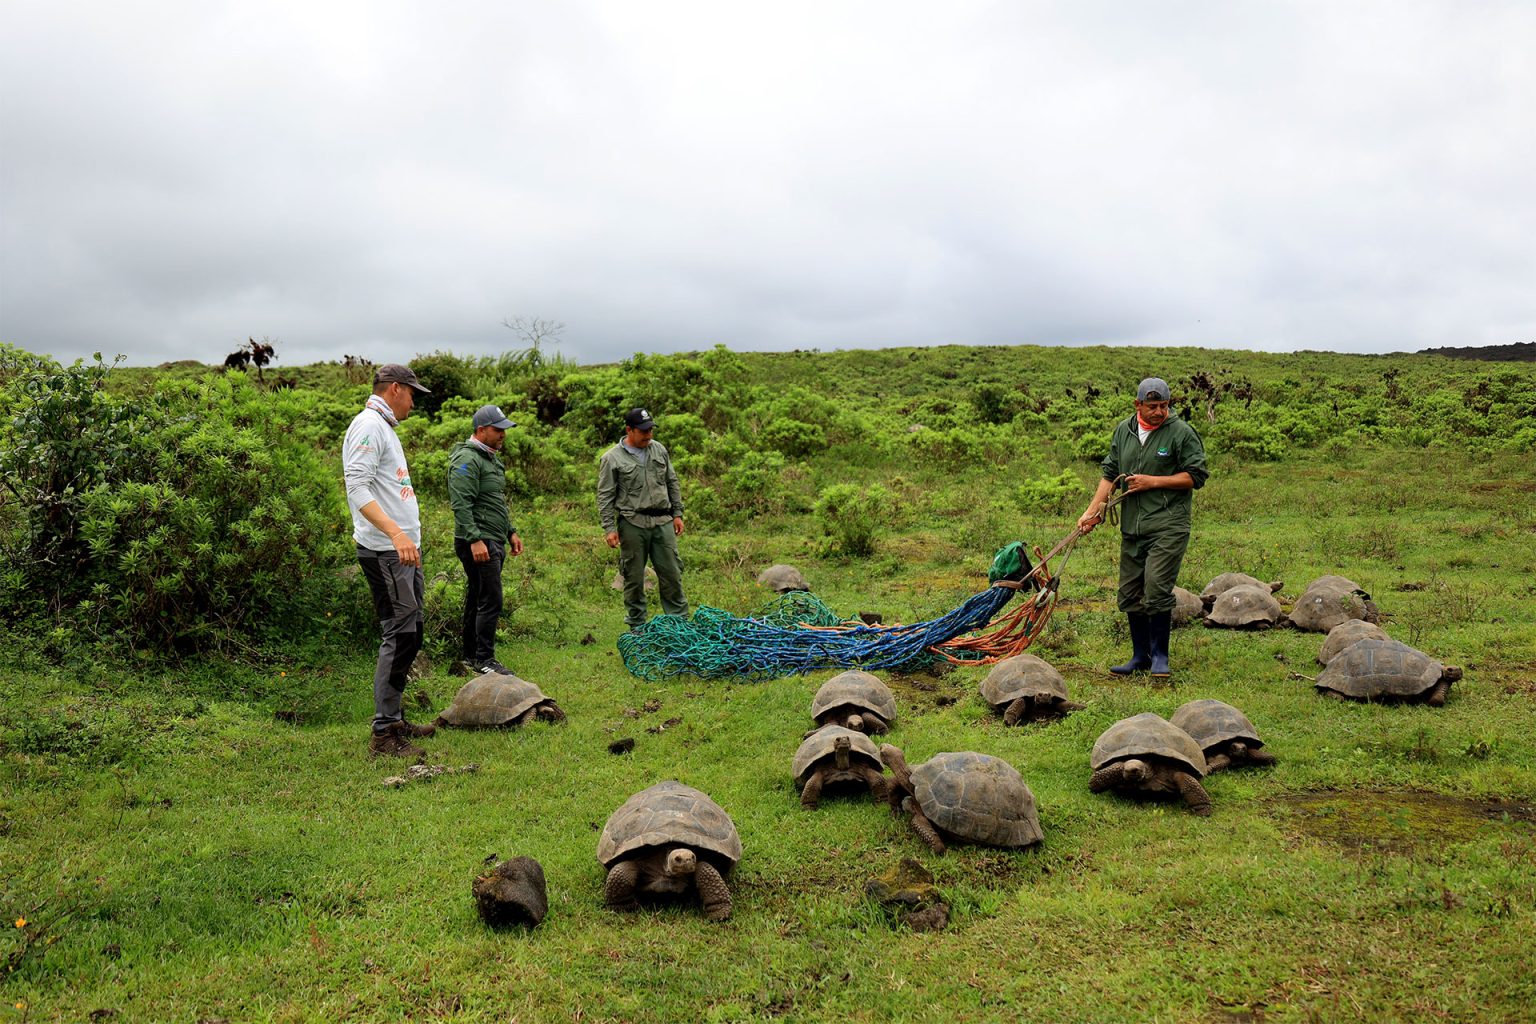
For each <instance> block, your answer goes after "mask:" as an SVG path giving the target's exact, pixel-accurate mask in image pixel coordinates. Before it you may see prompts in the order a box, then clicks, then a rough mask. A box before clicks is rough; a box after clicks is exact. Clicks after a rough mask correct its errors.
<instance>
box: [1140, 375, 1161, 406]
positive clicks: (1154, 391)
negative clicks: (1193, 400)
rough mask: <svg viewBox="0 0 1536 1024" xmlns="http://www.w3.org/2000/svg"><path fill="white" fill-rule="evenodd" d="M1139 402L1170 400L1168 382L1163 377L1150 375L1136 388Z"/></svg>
mask: <svg viewBox="0 0 1536 1024" xmlns="http://www.w3.org/2000/svg"><path fill="white" fill-rule="evenodd" d="M1136 401H1138V402H1166V401H1168V382H1167V381H1165V380H1163V378H1161V377H1148V378H1147V379H1146V380H1144V381H1142V382H1141V384H1139V385H1138V386H1137V388H1136Z"/></svg>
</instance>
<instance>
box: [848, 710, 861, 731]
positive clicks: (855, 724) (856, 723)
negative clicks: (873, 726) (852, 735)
mask: <svg viewBox="0 0 1536 1024" xmlns="http://www.w3.org/2000/svg"><path fill="white" fill-rule="evenodd" d="M843 728H845V729H852V730H853V731H854V732H863V731H864V716H863V715H861V714H859V713H858V712H857V711H855V712H854V713H853V714H851V715H849V716H848V717H847V718H846V719H844V720H843Z"/></svg>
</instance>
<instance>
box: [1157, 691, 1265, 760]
mask: <svg viewBox="0 0 1536 1024" xmlns="http://www.w3.org/2000/svg"><path fill="white" fill-rule="evenodd" d="M1169 722H1170V723H1171V724H1173V725H1176V726H1178V727H1179V728H1180V729H1183V730H1184V731H1185V732H1187V733H1188V734H1189V737H1190V739H1192V740H1194V741H1195V742H1196V743H1198V744H1200V749H1201V750H1210V749H1211V748H1212V747H1214V746H1217V745H1218V744H1222V743H1229V742H1231V741H1232V740H1242V741H1243V742H1244V743H1246V744H1248V745H1249V746H1250V747H1262V746H1263V745H1264V741H1263V740H1261V739H1259V732H1258V730H1257V729H1255V728H1254V727H1253V723H1252V722H1250V721H1248V716H1247V715H1245V714H1243V713H1242V712H1241V711H1239V710H1237V708H1235V707H1233V706H1232V705H1230V704H1224V703H1222V702H1221V701H1219V700H1192V701H1190V702H1189V703H1188V704H1185V705H1183V706H1182V707H1180V708H1179V710H1177V711H1175V712H1174V713H1173V717H1172V718H1170V719H1169Z"/></svg>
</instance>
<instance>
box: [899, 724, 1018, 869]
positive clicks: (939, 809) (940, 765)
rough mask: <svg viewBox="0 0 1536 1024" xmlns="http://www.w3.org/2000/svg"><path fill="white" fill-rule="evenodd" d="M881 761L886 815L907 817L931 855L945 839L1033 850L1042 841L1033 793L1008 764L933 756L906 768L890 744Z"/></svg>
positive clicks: (971, 756) (982, 757)
mask: <svg viewBox="0 0 1536 1024" xmlns="http://www.w3.org/2000/svg"><path fill="white" fill-rule="evenodd" d="M880 758H881V760H883V761H884V762H885V765H886V767H887V768H889V769H890V770H891V777H892V785H891V811H892V812H893V813H900V812H901V811H906V812H907V813H908V814H910V815H912V830H913V831H914V832H916V833H917V834H918V835H919V836H920V837H922V840H923V842H925V843H927V844H928V848H929V849H930V850H932V851H933V852H934V853H938V854H942V853H943V852H944V850H945V840H948V841H949V842H955V841H957V840H964V841H967V842H972V843H983V844H985V845H987V846H1003V847H1021V846H1033V845H1034V844H1035V843H1038V842H1040V840H1042V839H1043V838H1045V836H1044V834H1043V833H1042V832H1041V831H1040V817H1039V815H1038V814H1037V813H1036V811H1035V795H1034V794H1033V793H1031V792H1030V791H1029V787H1028V786H1027V785H1025V784H1024V779H1023V777H1022V776H1020V775H1019V773H1018V771H1016V770H1015V769H1014V767H1013V765H1011V764H1009V763H1008V762H1007V761H1004V760H1003V759H1002V758H998V757H992V756H991V755H990V754H976V753H971V752H968V751H967V752H962V753H954V754H935V755H934V756H933V757H931V758H929V759H928V760H926V761H924V762H923V763H922V764H920V765H917V766H916V767H915V768H911V769H909V768H908V767H907V759H906V756H905V755H904V754H902V752H901V750H900V748H898V747H893V746H891V745H890V744H889V743H887V744H886V745H885V746H883V747H881V748H880Z"/></svg>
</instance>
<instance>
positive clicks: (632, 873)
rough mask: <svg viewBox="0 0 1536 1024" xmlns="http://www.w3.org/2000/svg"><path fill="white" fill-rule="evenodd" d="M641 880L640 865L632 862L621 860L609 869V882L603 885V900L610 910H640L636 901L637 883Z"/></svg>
mask: <svg viewBox="0 0 1536 1024" xmlns="http://www.w3.org/2000/svg"><path fill="white" fill-rule="evenodd" d="M639 879H640V865H638V864H636V863H635V862H634V861H632V860H621V861H619V862H618V863H617V864H615V865H614V866H613V867H611V868H609V869H608V881H607V882H606V883H605V884H604V885H603V900H604V902H606V903H607V904H608V909H609V910H618V911H623V912H626V913H627V912H629V911H632V910H639V909H640V902H639V901H638V900H636V899H635V883H636V882H637V881H639Z"/></svg>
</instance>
